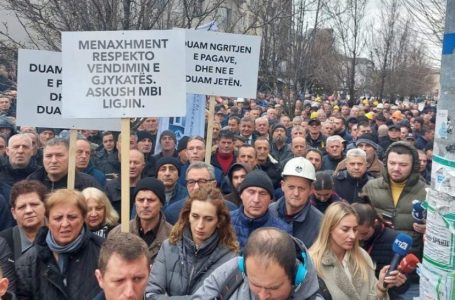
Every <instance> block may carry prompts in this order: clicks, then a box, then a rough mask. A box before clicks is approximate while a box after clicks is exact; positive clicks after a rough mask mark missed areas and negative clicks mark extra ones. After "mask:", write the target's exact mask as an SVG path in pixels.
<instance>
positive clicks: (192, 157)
mask: <svg viewBox="0 0 455 300" xmlns="http://www.w3.org/2000/svg"><path fill="white" fill-rule="evenodd" d="M186 153H187V156H188V159H189V161H190V162H195V161H203V160H204V158H205V144H204V143H203V142H202V141H200V140H191V141H189V142H188V144H187V145H186Z"/></svg>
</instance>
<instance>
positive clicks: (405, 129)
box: [400, 126, 409, 140]
mask: <svg viewBox="0 0 455 300" xmlns="http://www.w3.org/2000/svg"><path fill="white" fill-rule="evenodd" d="M408 133H409V128H408V127H406V126H403V127H401V128H400V139H401V140H404V139H405V138H406V136H407V135H408Z"/></svg>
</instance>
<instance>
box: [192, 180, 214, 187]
mask: <svg viewBox="0 0 455 300" xmlns="http://www.w3.org/2000/svg"><path fill="white" fill-rule="evenodd" d="M212 181H213V179H203V178H202V179H198V180H193V179H189V180H187V181H186V184H187V185H188V186H194V185H195V184H196V183H197V184H198V185H202V184H207V183H209V182H212Z"/></svg>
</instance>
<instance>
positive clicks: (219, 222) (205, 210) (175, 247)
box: [146, 189, 239, 299]
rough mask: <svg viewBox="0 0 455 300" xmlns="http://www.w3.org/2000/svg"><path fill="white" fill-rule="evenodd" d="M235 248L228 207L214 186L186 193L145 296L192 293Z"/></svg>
mask: <svg viewBox="0 0 455 300" xmlns="http://www.w3.org/2000/svg"><path fill="white" fill-rule="evenodd" d="M238 250H239V244H238V242H237V238H236V236H235V231H234V229H233V227H232V225H231V217H230V214H229V210H228V209H227V207H226V206H225V204H224V200H223V196H222V194H221V192H220V191H219V190H218V189H209V190H204V189H200V190H198V191H197V192H195V193H194V194H192V195H190V197H189V198H188V200H187V201H186V202H185V206H184V207H183V208H182V211H181V212H180V216H179V219H178V221H177V223H176V224H175V225H174V227H173V229H172V232H171V234H170V236H169V239H168V240H166V241H165V242H164V243H163V245H162V246H161V249H160V251H159V253H158V256H157V258H156V259H155V262H154V264H153V266H152V271H151V273H150V278H149V283H148V286H147V289H146V294H147V299H161V298H166V299H168V297H172V296H184V295H191V294H193V293H194V292H195V291H196V290H197V289H198V288H199V287H200V286H201V285H202V283H203V281H204V279H205V278H206V277H208V276H209V275H210V273H211V272H213V271H214V270H215V269H216V268H217V267H218V266H220V265H222V264H223V263H225V262H227V261H228V260H230V259H231V258H233V257H234V256H235V255H236V253H237V252H238Z"/></svg>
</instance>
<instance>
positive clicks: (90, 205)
mask: <svg viewBox="0 0 455 300" xmlns="http://www.w3.org/2000/svg"><path fill="white" fill-rule="evenodd" d="M82 195H84V197H85V200H86V201H87V209H88V211H87V217H86V218H85V223H86V224H87V226H88V228H89V229H90V231H91V232H93V233H94V234H96V235H98V236H100V237H103V238H106V237H107V235H108V233H109V231H111V229H112V228H114V227H115V226H117V225H118V220H119V215H118V213H117V212H116V211H115V209H114V208H113V207H112V205H111V202H110V201H109V199H108V198H107V196H106V194H105V193H104V192H103V191H101V190H99V189H97V188H94V187H89V188H86V189H84V190H83V191H82Z"/></svg>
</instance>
